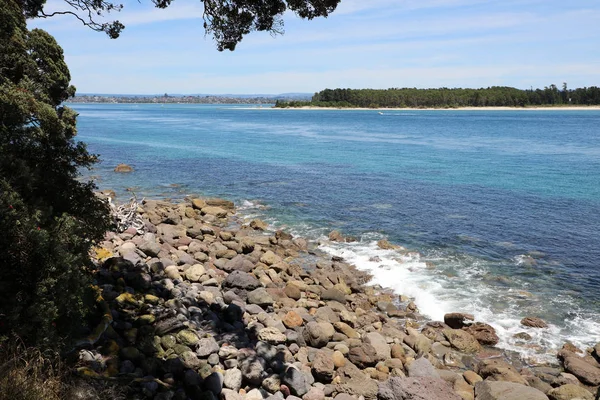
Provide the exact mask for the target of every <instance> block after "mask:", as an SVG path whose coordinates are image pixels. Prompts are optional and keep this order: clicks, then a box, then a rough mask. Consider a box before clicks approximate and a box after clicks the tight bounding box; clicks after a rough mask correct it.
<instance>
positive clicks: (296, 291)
mask: <svg viewBox="0 0 600 400" xmlns="http://www.w3.org/2000/svg"><path fill="white" fill-rule="evenodd" d="M283 293H285V295H286V296H287V297H289V298H290V299H294V300H300V298H301V297H302V292H301V291H300V288H299V287H298V286H296V285H290V284H288V285H286V287H285V289H283Z"/></svg>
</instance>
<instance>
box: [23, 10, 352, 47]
mask: <svg viewBox="0 0 600 400" xmlns="http://www.w3.org/2000/svg"><path fill="white" fill-rule="evenodd" d="M23 1H24V10H25V15H26V17H27V18H37V17H51V16H53V15H57V14H70V15H73V16H74V17H76V18H78V19H79V20H80V21H81V22H82V23H83V24H84V25H86V26H88V27H90V28H91V29H94V30H96V31H100V32H105V33H106V34H108V36H109V37H111V38H113V39H115V38H117V37H119V35H120V33H121V31H122V30H123V29H124V28H125V26H124V25H123V24H121V23H120V22H119V21H113V22H104V23H102V22H97V21H98V19H99V18H100V19H102V17H103V16H104V15H105V14H107V13H110V12H111V11H120V10H121V9H122V8H123V5H122V4H116V3H112V2H110V1H106V0H64V2H65V3H66V9H65V10H64V11H56V12H53V13H50V14H46V13H45V12H44V4H45V2H46V0H23ZM172 1H173V0H152V2H153V3H154V4H155V5H156V7H158V8H167V7H168V6H169V5H171V3H172ZM200 1H201V2H202V3H203V5H204V16H203V17H204V29H205V30H206V33H207V34H211V35H212V36H213V38H214V39H215V41H216V42H217V48H218V49H219V51H223V50H225V49H227V50H234V49H235V47H236V45H237V44H238V43H239V42H240V41H241V40H242V39H243V37H244V36H245V35H247V34H248V33H250V32H252V31H266V32H270V33H272V34H280V33H283V21H282V19H281V16H282V14H283V13H284V12H285V11H286V10H290V11H292V12H294V13H295V14H296V15H298V16H299V17H301V18H305V19H309V20H310V19H313V18H316V17H327V16H328V15H329V14H330V13H332V12H333V11H334V10H335V9H336V7H337V5H338V4H339V2H340V1H341V0H200Z"/></svg>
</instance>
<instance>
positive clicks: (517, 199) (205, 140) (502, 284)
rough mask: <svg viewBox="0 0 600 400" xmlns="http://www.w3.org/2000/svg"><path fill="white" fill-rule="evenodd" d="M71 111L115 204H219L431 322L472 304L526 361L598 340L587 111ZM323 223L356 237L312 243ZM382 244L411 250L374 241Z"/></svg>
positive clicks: (593, 124) (599, 283)
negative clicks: (533, 320)
mask: <svg viewBox="0 0 600 400" xmlns="http://www.w3.org/2000/svg"><path fill="white" fill-rule="evenodd" d="M73 108H75V109H76V110H77V112H79V114H80V116H79V119H78V128H79V136H78V137H79V139H80V140H82V141H84V142H86V143H87V144H88V148H89V150H90V151H91V152H93V153H97V154H99V156H100V158H101V160H102V163H100V164H99V165H97V166H96V168H95V170H94V171H92V172H91V175H95V176H97V177H98V185H99V186H100V187H101V188H110V189H114V190H115V191H116V192H117V193H118V195H119V198H120V199H121V200H126V199H128V198H129V196H130V195H131V193H130V192H129V191H127V190H130V191H131V190H133V191H134V192H135V193H136V195H137V196H138V197H168V198H183V197H184V196H186V195H193V194H195V195H208V196H223V197H227V198H230V199H233V200H235V201H236V202H237V204H238V206H240V207H241V208H243V209H244V212H245V213H246V215H248V216H249V217H260V218H263V219H265V220H267V221H268V222H270V223H271V224H273V226H275V227H278V228H279V227H281V228H285V229H288V230H289V231H291V232H293V233H295V234H297V235H302V236H305V237H308V238H311V239H315V240H320V242H321V246H320V247H321V249H322V250H324V251H326V252H328V253H330V254H332V255H338V256H342V257H344V258H345V259H346V260H347V261H349V262H351V263H353V264H355V265H356V266H357V267H358V268H360V269H362V270H366V271H369V272H370V273H371V274H372V275H373V277H374V278H373V283H377V284H380V285H382V286H384V287H388V288H391V289H394V290H395V291H396V292H397V293H399V294H405V295H408V296H412V297H414V298H415V300H416V304H417V305H418V307H419V310H420V312H421V313H422V314H424V315H426V316H427V317H429V318H432V319H436V320H441V319H443V315H444V313H447V312H467V313H472V314H474V315H475V318H476V319H477V320H479V321H483V322H487V323H489V324H491V325H492V326H494V328H495V329H496V331H497V333H498V335H499V336H500V339H501V341H500V344H499V346H501V347H503V348H506V349H509V350H516V351H518V352H520V353H521V354H522V355H523V356H524V357H525V358H534V359H536V360H538V361H551V360H553V359H554V358H555V356H554V354H555V353H556V350H557V349H559V348H560V347H561V346H562V344H563V343H564V342H565V341H566V340H570V341H571V342H573V343H574V344H575V345H577V346H581V347H584V348H585V347H586V346H590V345H593V344H595V343H596V342H599V341H600V233H599V227H600V111H593V110H590V111H575V110H565V111H561V110H555V111H545V110H544V111H542V110H540V111H531V110H514V111H483V110H477V111H465V110H436V111H425V110H423V111H421V110H419V111H384V112H383V114H379V113H378V112H377V111H363V110H273V109H268V108H252V107H239V106H223V105H219V106H206V105H177V104H169V105H159V104H139V105H135V104H77V105H74V106H73ZM119 163H127V164H130V165H132V166H133V168H134V169H135V171H134V172H133V173H130V174H117V173H114V172H113V169H114V167H115V166H116V165H117V164H119ZM333 229H336V230H339V231H341V232H342V233H343V234H345V235H354V236H356V237H357V238H359V241H357V242H355V243H345V244H340V243H330V242H328V241H326V240H324V239H325V238H326V237H327V233H328V232H330V231H331V230H333ZM383 238H385V239H388V240H389V241H391V242H393V243H396V244H399V245H402V246H404V247H405V248H407V249H409V250H411V251H410V252H409V253H403V254H400V253H398V252H396V251H390V250H382V249H379V248H378V247H377V244H376V243H377V241H378V240H380V239H383ZM525 316H537V317H541V318H542V319H544V320H546V321H547V322H548V323H549V324H550V327H549V328H548V329H534V328H527V327H524V326H521V325H520V322H519V321H520V320H521V319H522V318H523V317H525ZM519 332H527V333H529V334H530V335H531V336H532V340H530V341H522V340H519V339H516V338H514V336H513V335H515V334H516V333H519Z"/></svg>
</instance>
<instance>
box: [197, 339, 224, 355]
mask: <svg viewBox="0 0 600 400" xmlns="http://www.w3.org/2000/svg"><path fill="white" fill-rule="evenodd" d="M218 351H219V344H218V343H217V341H216V340H215V339H214V338H212V337H209V338H202V339H200V340H199V341H198V349H197V350H196V354H198V356H200V357H208V356H210V355H211V354H213V353H217V352H218Z"/></svg>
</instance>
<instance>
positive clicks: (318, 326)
mask: <svg viewBox="0 0 600 400" xmlns="http://www.w3.org/2000/svg"><path fill="white" fill-rule="evenodd" d="M334 333H335V329H334V328H333V325H331V324H330V323H328V322H315V321H311V322H309V323H308V324H306V326H305V327H304V330H303V331H302V336H303V338H304V340H305V341H306V342H307V343H308V344H310V345H311V346H312V347H325V346H326V345H327V343H329V341H330V340H331V338H332V337H333V334H334Z"/></svg>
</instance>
